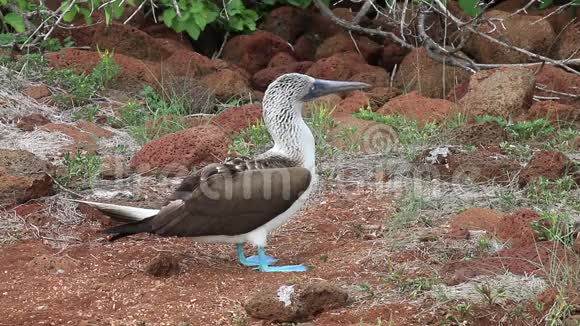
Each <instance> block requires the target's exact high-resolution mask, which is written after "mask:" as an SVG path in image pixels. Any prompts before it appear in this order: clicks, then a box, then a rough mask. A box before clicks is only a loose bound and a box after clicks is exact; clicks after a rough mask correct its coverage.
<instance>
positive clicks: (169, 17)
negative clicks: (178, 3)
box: [161, 9, 177, 26]
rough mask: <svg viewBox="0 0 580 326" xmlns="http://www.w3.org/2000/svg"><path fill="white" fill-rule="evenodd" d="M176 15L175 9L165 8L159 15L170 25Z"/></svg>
mask: <svg viewBox="0 0 580 326" xmlns="http://www.w3.org/2000/svg"><path fill="white" fill-rule="evenodd" d="M176 16H177V13H176V12H175V10H173V9H166V10H165V11H163V14H162V15H161V20H162V21H163V22H164V23H165V24H166V25H167V26H171V25H173V19H175V17H176Z"/></svg>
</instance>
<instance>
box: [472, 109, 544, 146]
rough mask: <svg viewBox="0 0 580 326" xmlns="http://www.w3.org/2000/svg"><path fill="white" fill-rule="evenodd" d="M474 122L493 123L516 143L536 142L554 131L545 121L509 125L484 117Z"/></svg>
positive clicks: (499, 120) (490, 117) (506, 122)
mask: <svg viewBox="0 0 580 326" xmlns="http://www.w3.org/2000/svg"><path fill="white" fill-rule="evenodd" d="M475 120H476V121H477V122H489V121H494V122H496V123H497V124H499V125H500V126H501V127H502V128H505V129H506V131H507V132H508V133H509V134H510V135H511V136H512V138H513V139H514V140H518V141H525V140H536V139H538V138H542V137H546V136H548V135H550V134H552V133H553V132H554V131H555V129H554V127H553V126H552V123H551V122H550V121H548V120H546V119H537V120H533V121H518V122H516V123H513V124H509V123H508V121H507V120H505V119H503V118H500V117H494V116H489V115H486V116H484V117H479V118H476V119H475Z"/></svg>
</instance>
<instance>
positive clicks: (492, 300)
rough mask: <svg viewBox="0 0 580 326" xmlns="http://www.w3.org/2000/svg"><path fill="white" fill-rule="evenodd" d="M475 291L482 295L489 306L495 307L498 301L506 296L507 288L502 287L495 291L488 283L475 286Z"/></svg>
mask: <svg viewBox="0 0 580 326" xmlns="http://www.w3.org/2000/svg"><path fill="white" fill-rule="evenodd" d="M475 291H477V292H478V293H479V294H481V296H482V297H483V299H484V301H485V302H486V303H487V304H488V305H494V304H496V303H497V301H498V300H500V299H502V298H504V297H505V296H506V293H505V288H503V287H500V288H498V289H496V290H495V291H494V289H493V288H492V287H491V286H490V285H489V284H487V283H483V284H477V285H475Z"/></svg>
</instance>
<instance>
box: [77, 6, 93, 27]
mask: <svg viewBox="0 0 580 326" xmlns="http://www.w3.org/2000/svg"><path fill="white" fill-rule="evenodd" d="M79 13H80V14H81V15H82V16H83V17H84V18H85V23H86V24H87V25H90V24H92V23H93V17H91V11H90V10H89V9H87V8H79Z"/></svg>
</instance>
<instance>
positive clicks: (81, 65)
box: [46, 49, 161, 92]
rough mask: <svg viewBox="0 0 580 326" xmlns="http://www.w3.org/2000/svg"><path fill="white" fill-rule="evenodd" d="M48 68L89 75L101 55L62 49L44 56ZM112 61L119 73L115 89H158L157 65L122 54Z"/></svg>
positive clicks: (159, 76)
mask: <svg viewBox="0 0 580 326" xmlns="http://www.w3.org/2000/svg"><path fill="white" fill-rule="evenodd" d="M46 58H47V61H48V63H49V65H50V67H52V68H55V69H73V70H74V71H75V72H77V73H90V72H91V71H92V70H93V68H94V67H95V66H96V65H97V63H99V62H100V61H101V55H100V54H99V53H97V52H94V51H83V50H79V49H64V50H61V51H58V52H50V53H48V54H46ZM113 60H114V61H115V63H116V64H117V65H119V66H121V71H120V73H119V75H118V77H117V80H116V81H115V87H116V88H119V89H121V90H125V91H129V92H131V91H141V90H142V89H143V87H144V86H147V85H148V86H152V87H158V86H159V80H161V74H160V69H159V64H158V63H155V62H150V61H144V60H139V59H135V58H132V57H129V56H126V55H124V54H120V53H114V54H113Z"/></svg>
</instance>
